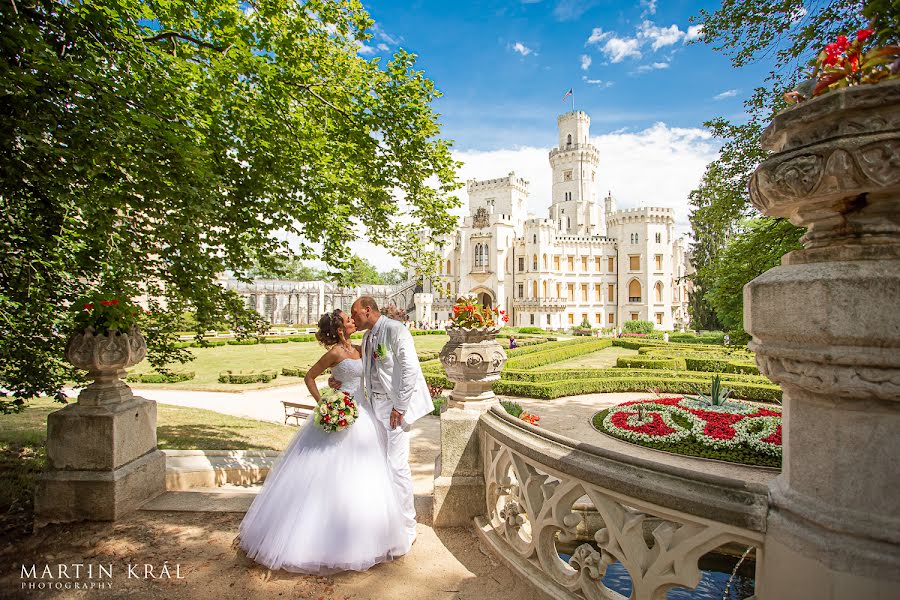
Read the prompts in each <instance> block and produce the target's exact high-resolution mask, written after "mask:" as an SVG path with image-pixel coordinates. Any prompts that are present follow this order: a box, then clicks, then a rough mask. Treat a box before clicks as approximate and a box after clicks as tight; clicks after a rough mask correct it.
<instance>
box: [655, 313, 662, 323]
mask: <svg viewBox="0 0 900 600" xmlns="http://www.w3.org/2000/svg"><path fill="white" fill-rule="evenodd" d="M662 320H663V314H662V313H656V324H657V325H662V324H663V323H662Z"/></svg>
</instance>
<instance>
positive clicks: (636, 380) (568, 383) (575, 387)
mask: <svg viewBox="0 0 900 600" xmlns="http://www.w3.org/2000/svg"><path fill="white" fill-rule="evenodd" d="M690 384H694V385H696V386H698V387H701V388H702V387H704V386H708V385H709V380H708V379H707V378H695V377H690V378H689V377H684V378H682V377H605V378H600V379H569V380H563V381H558V380H557V381H549V382H545V383H530V382H527V381H510V380H507V379H501V380H500V381H498V382H496V383H495V384H494V386H493V389H494V392H495V393H498V394H505V395H510V396H524V397H528V398H544V399H547V400H552V399H554V398H561V397H563V396H577V395H581V394H601V393H609V392H643V391H647V390H649V389H659V391H660V392H665V393H675V394H692V393H694V390H693V388H691V385H690ZM728 387H729V388H731V389H732V390H733V391H734V393H733V395H734V397H736V398H745V399H747V400H757V401H760V402H779V401H780V400H781V388H779V387H778V386H775V385H772V384H769V385H760V384H753V383H739V382H729V383H728Z"/></svg>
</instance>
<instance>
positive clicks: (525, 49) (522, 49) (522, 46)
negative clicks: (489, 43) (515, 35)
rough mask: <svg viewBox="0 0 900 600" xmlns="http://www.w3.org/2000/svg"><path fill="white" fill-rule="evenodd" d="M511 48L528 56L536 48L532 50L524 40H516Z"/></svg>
mask: <svg viewBox="0 0 900 600" xmlns="http://www.w3.org/2000/svg"><path fill="white" fill-rule="evenodd" d="M510 49H511V50H513V52H518V53H519V54H521V55H522V56H528V55H529V54H532V53H534V50H532V49H531V48H529V47H528V46H526V45H525V44H523V43H522V42H516V43H515V44H513V45H511V46H510Z"/></svg>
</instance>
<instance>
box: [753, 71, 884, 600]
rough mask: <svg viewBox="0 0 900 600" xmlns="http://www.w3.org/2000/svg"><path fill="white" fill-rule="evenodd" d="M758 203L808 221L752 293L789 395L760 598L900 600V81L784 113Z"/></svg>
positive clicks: (760, 352) (767, 366)
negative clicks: (798, 246) (799, 246)
mask: <svg viewBox="0 0 900 600" xmlns="http://www.w3.org/2000/svg"><path fill="white" fill-rule="evenodd" d="M763 146H764V147H765V148H767V149H768V150H771V151H772V152H773V153H774V154H773V155H772V156H771V157H770V158H769V159H768V160H766V161H765V162H764V163H762V165H760V167H759V169H758V170H757V172H756V173H755V174H754V176H753V180H752V182H751V195H752V198H753V203H754V205H756V206H757V207H758V208H759V209H760V210H761V211H762V212H764V213H765V214H766V215H768V216H772V217H785V218H788V219H790V220H791V222H793V223H795V224H797V225H801V226H806V227H808V231H807V233H806V235H805V236H804V238H803V244H804V249H803V250H800V251H796V252H792V253H790V254H788V255H786V256H785V257H784V258H783V260H782V265H781V266H779V267H776V268H774V269H771V270H770V271H768V272H766V273H764V274H763V275H761V276H760V277H758V278H756V279H755V280H753V281H752V282H750V283H749V284H748V285H747V286H746V287H745V288H744V324H745V329H746V330H747V331H748V332H749V333H750V334H751V335H752V336H753V340H752V342H751V343H750V347H751V349H753V350H754V351H755V352H756V353H757V363H758V365H759V367H760V371H761V372H762V373H764V374H765V375H767V376H768V377H769V378H770V379H772V380H773V381H775V382H777V383H779V384H780V385H781V386H782V389H783V390H784V465H783V471H782V474H781V475H780V476H779V477H778V478H777V479H776V480H775V482H774V483H773V485H772V486H771V487H770V491H769V495H770V510H769V516H768V529H767V535H766V541H765V554H764V556H765V558H764V562H763V569H762V574H763V577H762V579H761V581H759V582H758V588H757V589H758V595H759V597H760V599H761V600H766V599H770V598H772V599H779V598H793V599H798V600H805V599H809V600H813V599H820V598H830V599H832V600H837V599H842V598H846V599H848V600H850V599H856V598H872V599H876V598H884V599H887V598H898V597H900V494H898V493H897V489H898V482H900V461H898V459H897V457H898V456H900V402H898V401H900V82H897V81H894V82H887V83H882V84H879V85H875V86H859V87H854V88H847V89H843V90H840V91H836V92H831V93H829V94H826V95H824V96H822V97H820V98H817V99H814V100H811V101H809V102H805V103H803V104H801V105H798V106H796V107H794V108H791V109H788V110H786V111H784V112H782V113H781V114H779V115H778V116H777V117H776V118H775V119H774V120H773V122H772V124H771V125H770V126H769V128H768V129H767V130H766V132H765V134H764V136H763Z"/></svg>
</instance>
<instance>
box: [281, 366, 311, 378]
mask: <svg viewBox="0 0 900 600" xmlns="http://www.w3.org/2000/svg"><path fill="white" fill-rule="evenodd" d="M308 370H309V369H307V368H306V367H283V368H282V369H281V374H282V375H283V376H284V377H306V373H307V371H308Z"/></svg>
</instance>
